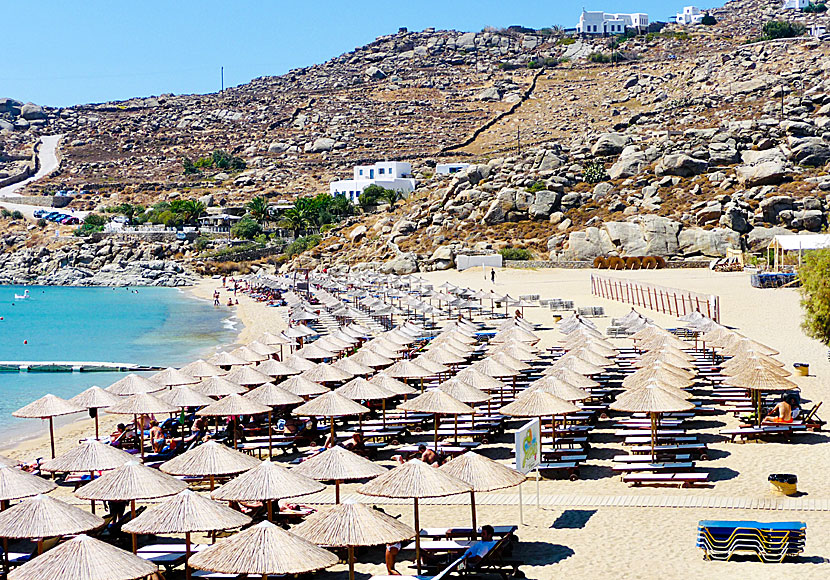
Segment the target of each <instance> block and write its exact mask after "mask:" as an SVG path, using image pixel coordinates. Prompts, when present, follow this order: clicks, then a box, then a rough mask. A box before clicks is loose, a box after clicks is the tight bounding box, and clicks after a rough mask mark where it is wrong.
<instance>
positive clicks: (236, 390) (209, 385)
mask: <svg viewBox="0 0 830 580" xmlns="http://www.w3.org/2000/svg"><path fill="white" fill-rule="evenodd" d="M193 390H195V391H198V392H200V393H202V394H203V395H206V396H208V397H227V396H228V395H238V394H240V393H244V392H246V391H247V389H246V388H245V387H243V386H242V385H239V384H237V383H232V382H231V381H229V380H227V379H226V378H224V377H205V378H204V379H202V380H201V382H200V383H199V384H198V385H196V386H195V387H193Z"/></svg>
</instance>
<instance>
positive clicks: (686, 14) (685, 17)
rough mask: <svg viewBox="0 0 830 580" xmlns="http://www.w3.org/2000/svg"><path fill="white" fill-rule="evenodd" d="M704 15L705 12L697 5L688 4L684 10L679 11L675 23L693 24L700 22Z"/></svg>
mask: <svg viewBox="0 0 830 580" xmlns="http://www.w3.org/2000/svg"><path fill="white" fill-rule="evenodd" d="M704 16H705V14H704V13H703V12H701V11H700V8H698V7H697V6H686V7H685V8H683V12H678V13H677V16H676V17H675V23H677V24H682V25H683V26H692V25H695V24H700V23H701V21H702V20H703V17H704Z"/></svg>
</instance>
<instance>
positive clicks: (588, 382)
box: [542, 367, 600, 389]
mask: <svg viewBox="0 0 830 580" xmlns="http://www.w3.org/2000/svg"><path fill="white" fill-rule="evenodd" d="M542 374H543V375H545V376H547V377H557V378H559V379H562V380H563V381H565V382H566V383H570V384H571V385H573V386H575V387H578V388H580V389H595V388H598V387H599V386H600V384H599V383H598V382H596V381H595V380H594V379H590V378H588V377H586V376H585V375H583V374H581V373H578V372H576V371H575V370H572V369H569V368H567V367H561V368H556V367H548V368H546V369H545V370H544V371H542Z"/></svg>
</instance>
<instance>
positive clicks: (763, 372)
mask: <svg viewBox="0 0 830 580" xmlns="http://www.w3.org/2000/svg"><path fill="white" fill-rule="evenodd" d="M780 373H781V369H779V368H778V367H775V366H772V365H758V366H755V367H753V368H751V369H746V370H743V371H741V372H739V373H737V374H735V375H732V376H731V377H728V378H727V380H726V381H725V382H726V383H727V384H730V385H732V386H733V387H740V388H742V389H749V390H750V391H751V393H752V398H753V402H754V403H755V408H756V417H755V418H756V421H757V422H758V425H760V424H761V421H762V420H763V417H761V394H762V393H763V392H765V391H766V392H780V391H790V390H792V389H795V388H797V387H798V385H796V384H795V383H794V382H792V381H790V380H788V379H787V378H785V377H782V376H781V374H780Z"/></svg>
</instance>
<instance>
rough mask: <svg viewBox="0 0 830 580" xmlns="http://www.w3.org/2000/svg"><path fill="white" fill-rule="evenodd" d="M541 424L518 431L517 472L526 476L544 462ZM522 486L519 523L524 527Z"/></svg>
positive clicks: (537, 477) (537, 476)
mask: <svg viewBox="0 0 830 580" xmlns="http://www.w3.org/2000/svg"><path fill="white" fill-rule="evenodd" d="M541 434H542V433H541V424H540V422H539V419H533V420H532V421H529V422H527V423H526V424H524V425H523V426H522V427H520V428H519V429H518V430H517V431H516V470H518V471H520V472H522V473H524V474H525V475H526V474H528V473H530V472H531V471H533V470H534V469H536V468H537V467H538V466H539V464H540V463H541V462H542V448H541V446H540V444H539V441H540V439H541ZM522 503H523V502H522V486H521V485H519V523H520V524H522V525H524V513H523V506H522ZM536 503H537V506H538V503H539V474H538V470H537V473H536Z"/></svg>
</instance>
